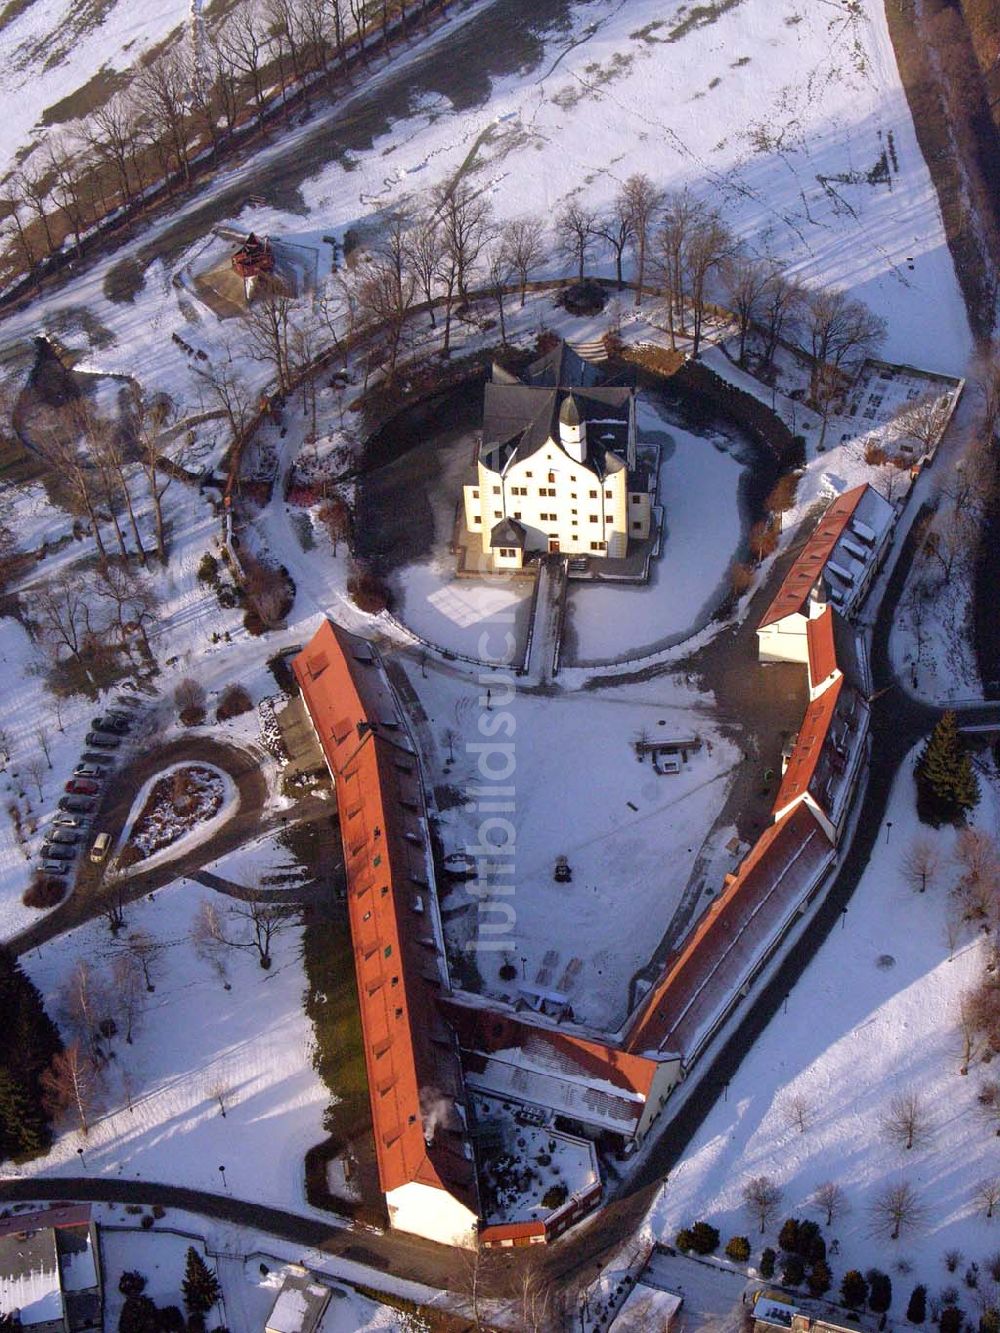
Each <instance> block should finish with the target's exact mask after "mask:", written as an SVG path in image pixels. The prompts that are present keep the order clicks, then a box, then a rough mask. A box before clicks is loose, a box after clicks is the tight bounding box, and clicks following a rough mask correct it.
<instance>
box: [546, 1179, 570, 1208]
mask: <svg viewBox="0 0 1000 1333" xmlns="http://www.w3.org/2000/svg"><path fill="white" fill-rule="evenodd" d="M568 1197H569V1190H568V1189H567V1188H566V1186H565V1185H564V1184H563V1183H562V1182H561V1181H560V1182H559V1183H558V1184H556V1185H550V1186H549V1188H548V1189H547V1190H546V1191H545V1193H544V1194H543V1195H542V1207H543V1208H560V1207H562V1205H563V1204H564V1203H565V1202H566V1200H567V1198H568Z"/></svg>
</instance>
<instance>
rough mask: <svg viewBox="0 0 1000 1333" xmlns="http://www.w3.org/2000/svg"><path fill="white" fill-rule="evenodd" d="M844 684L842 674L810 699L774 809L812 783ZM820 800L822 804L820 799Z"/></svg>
mask: <svg viewBox="0 0 1000 1333" xmlns="http://www.w3.org/2000/svg"><path fill="white" fill-rule="evenodd" d="M843 688H844V678H843V676H841V677H840V678H839V679H838V680H835V681H834V682H833V684H832V685H830V686H829V687H828V688H827V689H825V690H824V691H823V693H822V694H821V695H820V696H819V697H818V698H816V699H813V701H812V702H811V703H810V704H809V707H808V708H807V709H806V714H805V717H804V718H803V719H802V726H801V728H800V729H799V734H798V737H797V739H796V741H795V747H794V749H793V750H792V753H791V757H790V758H789V761H788V767H787V768H786V769H785V776H784V777H783V778H782V779H781V786H780V787H779V788H778V795H777V797H776V798H775V802H774V808H775V810H776V811H778V810H786V809H787V808H788V806H789V805H790V804H791V803H792V801H794V800H797V799H798V797H800V796H804V795H805V794H806V792H807V791H809V789H810V787H811V786H812V783H813V778H814V777H815V774H816V769H817V767H818V765H819V761H820V756H821V755H822V753H823V746H824V744H825V742H826V738H827V736H828V734H829V731H830V723H831V722H832V721H833V716H834V713H835V712H836V711H837V701H838V700H839V698H840V695H841V691H842V690H843ZM814 794H815V793H814ZM819 804H820V805H822V802H821V801H820V802H819Z"/></svg>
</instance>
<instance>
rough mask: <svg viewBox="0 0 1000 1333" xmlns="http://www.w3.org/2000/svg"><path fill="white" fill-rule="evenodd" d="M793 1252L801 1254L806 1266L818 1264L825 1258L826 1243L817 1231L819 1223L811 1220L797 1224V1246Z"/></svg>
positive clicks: (818, 1230)
mask: <svg viewBox="0 0 1000 1333" xmlns="http://www.w3.org/2000/svg"><path fill="white" fill-rule="evenodd" d="M795 1252H796V1253H797V1254H801V1256H802V1258H803V1259H804V1260H805V1262H806V1263H807V1264H815V1263H819V1262H820V1260H822V1259H825V1258H826V1241H825V1240H824V1239H823V1234H822V1232H821V1231H820V1229H819V1223H818V1222H814V1221H812V1219H811V1218H809V1219H807V1220H806V1221H805V1222H800V1223H799V1235H798V1244H797V1245H796V1247H795Z"/></svg>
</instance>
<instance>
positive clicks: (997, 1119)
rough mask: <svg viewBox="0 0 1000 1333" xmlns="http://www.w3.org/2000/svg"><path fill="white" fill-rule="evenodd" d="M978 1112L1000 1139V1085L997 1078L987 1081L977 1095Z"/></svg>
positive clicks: (981, 1085) (980, 1086) (980, 1087)
mask: <svg viewBox="0 0 1000 1333" xmlns="http://www.w3.org/2000/svg"><path fill="white" fill-rule="evenodd" d="M976 1112H977V1114H978V1116H979V1118H980V1120H982V1121H983V1123H984V1124H985V1125H988V1126H989V1127H990V1128H991V1129H992V1130H993V1131H994V1133H995V1134H996V1135H997V1137H998V1138H1000V1083H998V1082H997V1080H996V1079H995V1078H988V1079H985V1080H984V1081H983V1082H982V1083H981V1084H980V1085H979V1091H978V1092H977V1093H976Z"/></svg>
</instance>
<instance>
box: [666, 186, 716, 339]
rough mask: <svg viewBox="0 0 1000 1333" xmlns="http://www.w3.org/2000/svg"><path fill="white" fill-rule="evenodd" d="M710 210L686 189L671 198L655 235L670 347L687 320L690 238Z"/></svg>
mask: <svg viewBox="0 0 1000 1333" xmlns="http://www.w3.org/2000/svg"><path fill="white" fill-rule="evenodd" d="M706 214H707V209H706V207H705V205H704V204H702V203H701V202H700V201H699V200H697V199H695V197H694V196H693V195H692V194H691V193H690V192H689V191H687V190H683V191H680V192H679V193H675V194H672V195H669V196H668V197H667V198H666V199H665V201H664V206H663V221H662V223H661V225H660V228H659V230H658V231H657V233H656V236H655V249H654V253H653V260H654V266H655V269H656V274H657V278H658V280H659V282H660V285H661V286H662V287H663V289H664V302H665V305H666V312H667V328H668V330H669V333H670V346H671V347H672V348H676V347H677V334H678V333H683V331H684V329H685V327H686V322H687V317H686V313H685V312H686V307H687V271H688V264H687V251H688V245H689V244H690V241H691V237H692V236H693V235H694V233H695V231H696V229H697V228H699V227H700V226H702V225H703V224H704V221H705V218H706Z"/></svg>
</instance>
